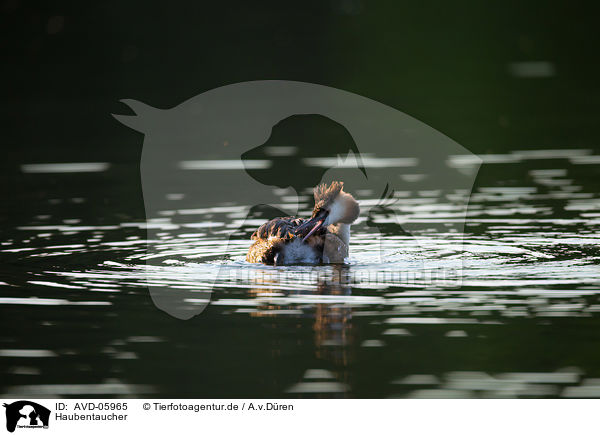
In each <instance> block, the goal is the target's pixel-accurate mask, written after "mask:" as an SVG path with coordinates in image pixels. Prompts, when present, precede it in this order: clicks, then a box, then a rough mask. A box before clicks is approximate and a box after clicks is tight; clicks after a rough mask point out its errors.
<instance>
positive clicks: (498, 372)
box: [0, 149, 600, 397]
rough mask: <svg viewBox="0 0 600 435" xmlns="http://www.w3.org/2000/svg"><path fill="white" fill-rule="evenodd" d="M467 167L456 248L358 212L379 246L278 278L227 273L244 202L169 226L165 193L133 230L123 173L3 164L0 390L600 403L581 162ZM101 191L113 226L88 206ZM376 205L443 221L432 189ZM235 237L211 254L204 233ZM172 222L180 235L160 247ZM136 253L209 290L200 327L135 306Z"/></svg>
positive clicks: (246, 230)
mask: <svg viewBox="0 0 600 435" xmlns="http://www.w3.org/2000/svg"><path fill="white" fill-rule="evenodd" d="M482 158H483V160H484V165H483V167H482V169H481V171H480V176H479V178H478V181H477V183H476V187H475V189H474V192H473V194H472V197H471V202H470V206H469V212H468V219H467V225H466V227H465V232H464V234H457V233H451V232H449V233H444V232H443V231H439V230H438V231H423V232H422V233H419V234H413V235H410V236H409V235H407V234H405V233H403V232H402V230H401V227H400V226H399V225H396V224H395V221H394V220H393V219H392V218H391V217H390V214H389V213H387V214H386V213H383V212H381V213H380V214H377V212H375V215H374V216H371V219H373V220H374V221H375V222H376V223H378V224H381V225H380V226H379V228H383V230H382V231H383V233H382V234H383V240H382V241H380V240H379V238H377V237H375V236H374V234H372V233H370V232H369V230H368V227H361V228H362V229H360V230H356V231H354V233H353V235H352V242H351V256H350V259H349V261H348V264H347V265H345V266H338V267H332V266H320V267H309V266H298V267H288V268H282V270H283V271H286V272H287V273H288V274H287V275H285V274H283V275H282V273H279V272H281V271H282V270H279V271H278V273H274V269H273V268H270V267H265V266H262V265H250V264H247V263H245V261H244V255H245V252H246V250H247V248H248V246H249V245H250V241H249V235H250V233H251V231H252V230H253V229H254V227H255V226H256V225H257V224H259V223H260V222H261V221H260V220H256V221H252V220H250V221H248V220H245V217H246V216H245V215H243V214H240V210H242V209H243V206H245V204H230V203H226V202H225V201H224V204H223V206H222V207H215V208H212V209H199V210H191V211H190V210H187V211H186V210H180V209H178V207H177V201H178V200H180V199H181V198H178V196H177V195H176V194H175V193H174V194H173V195H172V196H171V199H172V201H173V210H172V212H173V213H171V216H168V214H167V216H166V217H165V218H164V219H159V220H152V221H149V222H145V221H144V220H143V219H141V218H140V217H139V216H136V215H135V213H134V211H133V210H134V209H135V207H136V206H139V203H131V200H129V199H128V198H132V192H131V191H130V189H131V187H127V186H128V185H129V183H131V181H132V180H131V179H130V178H129V177H131V175H130V174H131V172H132V171H130V169H131V168H125V167H123V166H119V165H117V164H101V163H97V164H93V165H83V166H82V165H81V164H70V165H64V164H63V165H50V166H35V165H34V166H21V167H20V174H19V175H18V177H19V179H20V180H21V183H20V187H19V189H22V190H19V198H21V201H23V202H24V203H26V204H28V206H27V207H23V208H22V209H21V212H20V214H19V215H18V216H15V220H14V222H9V223H7V224H6V225H5V227H4V228H3V234H4V235H3V238H2V246H1V251H0V258H1V261H2V265H3V267H2V271H1V273H2V275H1V276H0V284H1V286H2V287H1V289H2V295H1V297H0V305H1V306H2V317H3V321H4V322H3V323H4V325H5V326H4V328H3V329H2V331H0V342H1V346H2V349H1V350H0V362H1V370H2V379H3V382H2V385H1V387H0V388H1V391H0V392H1V394H3V395H6V396H28V397H38V396H62V397H73V396H94V397H96V396H98V397H99V396H108V397H147V396H161V397H165V396H167V397H600V354H599V353H598V352H597V346H596V345H597V343H598V342H600V287H599V284H600V279H599V272H600V248H599V242H600V233H599V229H600V194H599V193H598V190H597V180H598V176H599V175H600V156H599V155H597V154H595V153H594V152H593V151H591V150H587V149H580V150H576V149H570V150H556V149H554V150H534V151H515V152H512V153H507V154H496V155H491V154H488V155H482ZM456 162H458V163H456ZM456 162H455V163H456V164H463V165H469V161H468V157H465V158H464V159H463V160H461V158H460V157H458V158H457V160H456ZM134 175H135V174H134ZM133 184H135V183H133ZM31 186H37V190H33V189H30V187H31ZM41 186H43V187H41ZM40 191H41V192H42V193H39V192H40ZM31 192H37V193H31ZM107 192H110V194H108V195H106V194H107ZM277 192H279V194H280V195H281V200H282V202H285V201H286V200H289V198H287V196H286V195H288V194H289V192H287V191H283V190H281V191H277ZM379 193H380V192H361V194H362V195H358V196H359V197H360V199H361V200H362V201H369V200H372V201H376V200H377V198H378V196H377V195H378V194H379ZM35 195H39V196H40V198H37V197H35ZM103 195H104V196H105V197H107V198H109V199H107V201H108V203H107V204H106V207H107V208H108V210H115V209H116V207H114V204H111V201H114V202H115V203H116V204H119V207H118V209H119V212H107V211H106V210H103V209H102V204H98V203H97V202H94V201H93V198H94V197H101V196H103ZM369 195H372V198H370V196H369ZM395 195H396V197H397V198H398V201H397V202H395V203H394V204H392V205H390V207H391V209H393V211H394V212H395V213H396V214H397V215H399V216H402V217H403V219H405V220H407V221H409V222H410V221H419V222H422V223H429V222H430V223H431V227H432V228H433V227H435V228H439V227H440V225H441V226H442V227H443V225H444V224H446V223H449V222H452V221H453V220H454V219H456V210H454V209H453V204H452V201H451V200H449V199H448V198H444V197H439V195H438V194H436V192H435V191H427V192H422V191H421V192H419V191H412V190H410V185H409V184H407V190H406V191H399V192H396V193H395ZM369 198H370V199H369ZM308 206H309V205H308V202H307V203H306V204H305V205H304V211H305V212H306V210H307V208H308ZM388 211H389V210H388ZM173 216H177V217H178V219H177V220H175V218H174V217H173ZM362 219H363V220H364V219H366V217H363V218H362ZM146 225H153V226H155V227H156V226H159V227H160V228H162V230H161V232H160V233H158V235H159V237H160V239H159V240H151V241H147V240H146V232H145V228H146ZM240 225H245V226H242V228H241V230H240V232H241V234H242V237H239V238H237V239H232V240H231V241H230V243H229V245H228V246H227V247H226V248H225V252H224V256H222V255H221V254H222V253H223V249H224V247H223V246H220V245H219V244H217V243H216V242H215V241H214V240H211V235H210V234H211V233H210V232H209V231H207V228H209V227H210V228H212V230H214V229H215V228H214V227H219V226H224V227H228V228H238V227H240ZM182 226H183V227H185V228H188V229H189V231H188V232H185V233H183V234H182V233H181V231H179V232H178V233H177V236H173V235H172V234H171V232H172V231H173V230H174V229H181V227H182ZM425 226H427V225H425ZM365 228H367V229H365ZM460 240H463V243H464V245H463V247H462V249H461V248H460V244H459V242H460ZM147 243H156V244H159V245H160V246H161V249H162V251H161V257H162V259H163V261H162V263H161V266H156V267H151V268H150V269H149V270H148V271H146V272H147V273H148V281H149V282H150V283H151V284H152V283H154V284H157V285H166V286H171V287H173V288H179V289H182V288H184V289H189V290H190V291H191V292H194V291H197V292H198V294H199V295H200V294H202V292H205V291H206V289H210V288H212V286H213V281H215V277H218V278H217V279H216V281H215V284H214V290H213V292H212V295H211V301H210V304H209V305H208V306H207V308H206V309H205V310H204V311H203V312H202V313H201V314H200V315H198V316H197V317H194V318H192V319H191V320H187V321H182V320H177V319H175V318H172V317H170V316H169V315H167V314H165V313H164V312H162V311H160V310H158V309H157V308H156V307H155V306H154V304H153V303H152V300H151V298H150V296H149V292H148V288H147V283H146V275H145V272H144V266H145V258H146V249H145V248H146V244H147ZM457 260H458V261H460V262H462V264H463V270H462V282H460V281H458V278H449V281H452V279H455V280H456V282H445V283H443V285H440V286H437V287H436V286H432V285H426V283H424V282H422V279H421V278H419V277H417V278H416V279H415V280H413V281H412V282H389V281H386V280H385V279H382V280H379V281H377V282H351V281H350V278H349V277H352V276H354V275H355V274H356V273H365V272H366V273H373V274H377V273H379V272H381V273H383V272H385V271H389V270H405V271H409V270H411V269H414V270H419V267H420V265H422V264H423V262H428V263H429V264H437V265H441V266H443V265H444V263H445V262H447V261H457ZM315 271H320V273H323V272H327V273H333V276H335V277H337V278H335V279H333V280H330V281H329V282H325V280H322V279H321V277H320V276H319V275H315V273H314V272H315ZM293 274H296V275H293ZM188 302H189V303H190V304H192V305H193V304H194V303H195V299H194V298H193V297H192V298H190V299H189V301H188ZM197 302H198V303H201V302H202V300H201V299H198V301H197Z"/></svg>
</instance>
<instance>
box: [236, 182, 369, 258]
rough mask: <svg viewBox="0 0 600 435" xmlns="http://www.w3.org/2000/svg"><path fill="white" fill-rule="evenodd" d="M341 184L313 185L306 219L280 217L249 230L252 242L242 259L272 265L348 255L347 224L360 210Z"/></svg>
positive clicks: (348, 228)
mask: <svg viewBox="0 0 600 435" xmlns="http://www.w3.org/2000/svg"><path fill="white" fill-rule="evenodd" d="M343 187H344V183H342V182H340V181H334V182H332V183H331V184H330V185H327V184H321V185H319V186H317V187H316V188H315V189H314V196H315V207H314V209H313V213H312V217H311V218H310V219H302V218H296V217H280V218H275V219H272V220H270V221H269V222H266V223H264V224H262V225H261V226H260V227H259V228H258V230H256V231H255V232H254V234H252V240H254V244H253V245H252V246H251V247H250V249H249V250H248V254H247V255H246V260H247V261H248V262H250V263H264V264H273V265H275V266H280V265H284V264H299V263H308V264H320V263H343V262H344V259H345V258H346V257H348V245H349V243H350V225H351V224H352V223H353V222H354V221H355V220H356V219H357V218H358V215H359V213H360V207H359V206H358V202H357V201H356V200H355V199H354V197H353V196H352V195H350V194H349V193H346V192H344V190H343Z"/></svg>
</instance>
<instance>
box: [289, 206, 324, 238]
mask: <svg viewBox="0 0 600 435" xmlns="http://www.w3.org/2000/svg"><path fill="white" fill-rule="evenodd" d="M328 214H329V212H328V211H326V210H321V211H319V213H317V215H316V216H315V217H313V218H312V219H309V220H308V221H306V222H304V223H303V224H302V225H300V226H299V227H298V228H296V231H295V234H303V233H305V232H306V230H308V229H309V228H310V231H309V232H308V234H306V236H304V238H303V239H302V241H303V242H305V241H306V239H308V238H309V237H310V236H312V235H313V234H314V233H315V231H317V230H318V229H319V228H321V226H322V225H323V223H324V222H325V219H327V215H328Z"/></svg>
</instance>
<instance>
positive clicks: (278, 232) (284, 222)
mask: <svg viewBox="0 0 600 435" xmlns="http://www.w3.org/2000/svg"><path fill="white" fill-rule="evenodd" d="M304 222H305V219H302V218H296V217H293V216H288V217H279V218H275V219H271V220H270V221H268V222H265V223H264V224H262V225H261V226H260V227H259V228H258V229H257V230H256V231H255V232H254V234H252V237H251V239H252V240H260V239H268V238H270V237H277V238H278V239H291V238H293V237H294V236H295V234H294V231H295V230H296V228H298V227H299V226H300V225H302V224H303V223H304Z"/></svg>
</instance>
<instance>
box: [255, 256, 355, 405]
mask: <svg viewBox="0 0 600 435" xmlns="http://www.w3.org/2000/svg"><path fill="white" fill-rule="evenodd" d="M261 272H263V271H259V273H258V274H257V276H255V277H254V279H253V281H254V282H253V284H254V286H253V287H252V288H251V289H250V290H249V292H250V295H251V296H252V297H255V298H256V299H258V300H259V304H258V305H257V306H256V310H253V311H252V312H251V313H250V315H251V316H255V317H259V316H260V317H264V316H273V317H275V316H279V315H290V314H291V315H296V316H297V317H298V318H299V319H306V318H307V317H308V318H312V319H314V320H313V321H312V329H313V332H314V356H315V358H316V359H317V360H319V361H321V364H322V366H323V367H328V368H333V371H334V373H331V375H332V376H333V379H331V378H330V377H328V379H327V381H328V382H314V383H307V384H305V385H309V386H310V385H312V386H317V384H318V385H320V386H323V385H333V386H336V385H337V387H336V388H334V390H335V391H334V390H332V391H326V389H325V390H323V391H314V390H309V391H306V392H312V393H317V392H318V393H334V392H335V393H337V394H336V395H339V393H342V392H345V391H346V385H347V384H348V383H349V379H348V377H349V376H348V370H347V367H348V366H349V364H350V362H351V349H352V343H353V342H354V339H353V334H352V308H351V305H350V304H346V303H344V300H343V299H344V298H345V297H347V296H351V295H352V287H351V285H350V278H349V269H348V266H347V265H342V264H336V265H330V266H323V267H320V268H319V272H323V273H320V274H319V277H318V278H317V279H316V280H315V282H313V283H312V288H314V290H312V291H311V290H308V289H302V290H289V289H286V283H285V282H284V279H279V278H278V276H281V277H282V278H283V277H285V276H286V275H285V273H283V274H281V275H278V274H275V273H273V271H264V273H261ZM270 296H272V297H270ZM304 324H305V323H304V322H299V327H302V325H304ZM309 371H310V370H309ZM322 372H323V373H330V372H328V371H327V370H323V371H322ZM330 381H335V382H330ZM341 385H343V386H344V388H339V386H341ZM342 395H345V394H342Z"/></svg>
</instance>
